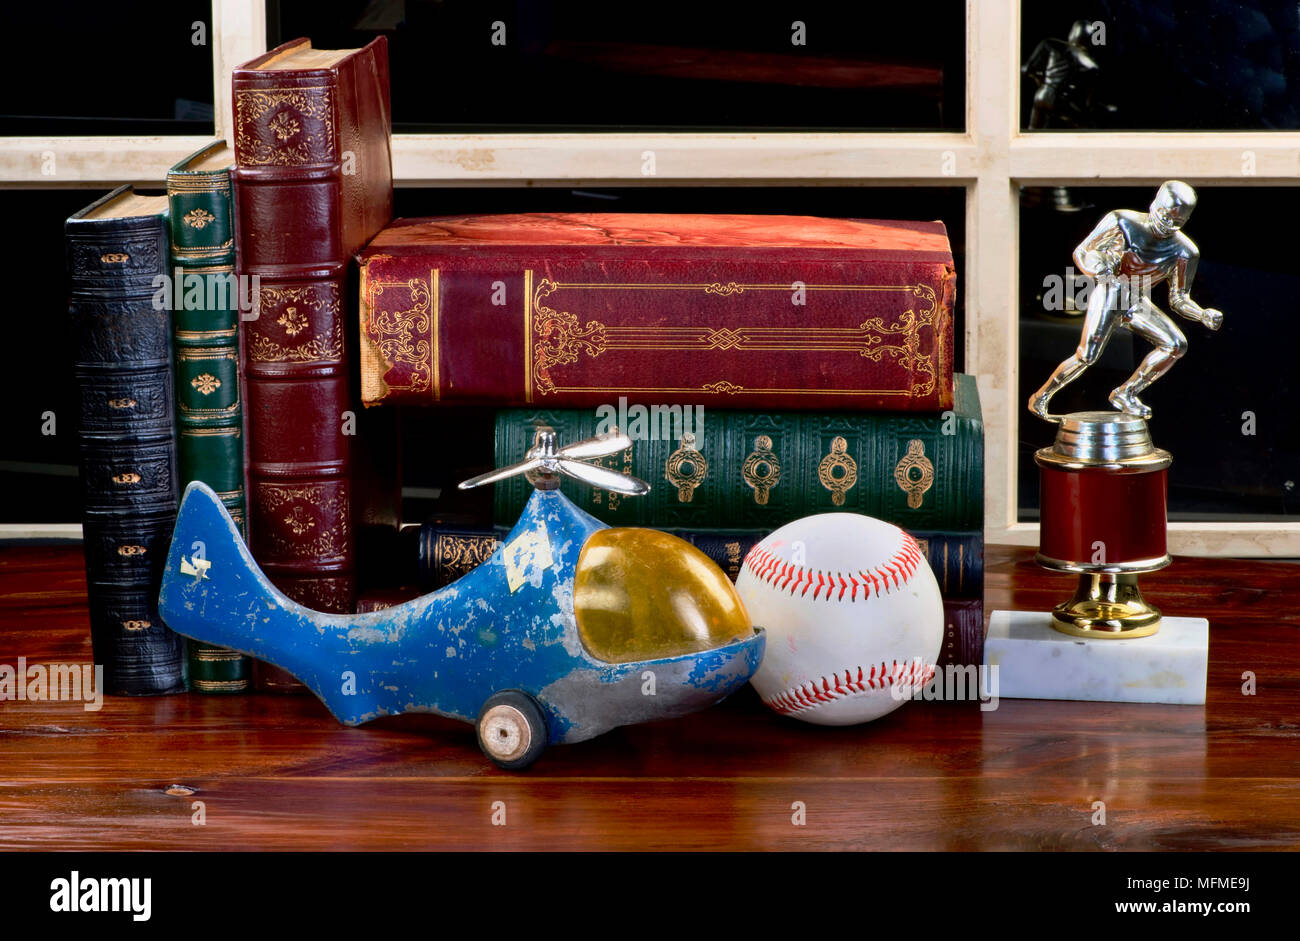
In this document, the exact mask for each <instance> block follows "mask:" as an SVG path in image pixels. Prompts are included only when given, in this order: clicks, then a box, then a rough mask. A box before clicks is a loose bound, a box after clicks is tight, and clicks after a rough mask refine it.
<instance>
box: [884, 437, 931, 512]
mask: <svg viewBox="0 0 1300 941" xmlns="http://www.w3.org/2000/svg"><path fill="white" fill-rule="evenodd" d="M894 480H895V482H896V483H897V484H898V486H899V488H900V489H901V490H902V491H903V492H904V493H906V494H907V506H908V508H909V509H912V510H916V509H919V508H920V506H921V502H922V501H923V500H924V499H925V492H926V491H927V490H929V489H930V488H931V487H933V486H934V465H933V464H931V463H930V459H929V458H928V457H926V456H925V444H924V443H923V442H921V441H920V440H918V439H916V438H913V439H912V440H911V441H909V442H907V453H906V454H905V455H903V457H902V459H901V460H899V462H898V463H897V464H896V465H894Z"/></svg>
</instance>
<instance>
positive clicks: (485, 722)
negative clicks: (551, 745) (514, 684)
mask: <svg viewBox="0 0 1300 941" xmlns="http://www.w3.org/2000/svg"><path fill="white" fill-rule="evenodd" d="M477 727H478V745H479V748H481V749H483V754H485V755H487V756H488V757H489V758H491V759H492V761H493V762H495V763H496V764H497V766H498V767H501V768H505V769H506V770H508V771H521V770H523V769H524V768H527V767H528V766H529V765H531V764H532V763H533V762H534V761H536V760H537V759H538V757H540V756H541V754H542V752H543V751H544V750H545V749H546V738H547V733H546V717H545V716H544V715H543V714H542V708H541V706H539V705H537V701H536V700H535V699H533V697H532V696H529V695H528V694H527V693H521V692H520V691H519V690H515V689H508V690H505V691H503V692H500V693H494V694H493V695H491V696H489V697H488V701H487V702H485V703H484V704H483V708H482V709H480V710H479V713H478V723H477Z"/></svg>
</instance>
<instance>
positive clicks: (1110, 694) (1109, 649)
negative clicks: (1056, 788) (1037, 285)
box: [987, 180, 1223, 703]
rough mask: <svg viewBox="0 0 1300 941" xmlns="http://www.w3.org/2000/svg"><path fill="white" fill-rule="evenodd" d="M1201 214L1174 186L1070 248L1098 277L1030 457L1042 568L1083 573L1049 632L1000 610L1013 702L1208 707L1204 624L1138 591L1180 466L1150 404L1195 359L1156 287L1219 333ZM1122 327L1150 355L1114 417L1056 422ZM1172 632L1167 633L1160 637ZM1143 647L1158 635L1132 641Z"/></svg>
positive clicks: (1115, 405)
mask: <svg viewBox="0 0 1300 941" xmlns="http://www.w3.org/2000/svg"><path fill="white" fill-rule="evenodd" d="M1195 205H1196V192H1195V191H1194V190H1193V189H1192V188H1191V187H1190V186H1188V185H1187V184H1186V183H1182V182H1179V181H1177V180H1170V181H1168V182H1166V183H1164V184H1162V185H1161V186H1160V189H1159V191H1158V192H1157V193H1156V197H1155V200H1154V201H1153V202H1152V203H1151V207H1150V209H1149V211H1148V212H1135V211H1132V210H1127V209H1119V210H1116V211H1114V212H1110V213H1107V214H1106V216H1105V217H1103V218H1102V220H1101V222H1099V223H1098V224H1097V226H1096V228H1094V229H1093V230H1092V232H1091V233H1090V234H1089V235H1088V237H1087V238H1086V239H1084V240H1083V242H1082V244H1080V245H1079V247H1078V248H1076V249H1075V251H1074V262H1075V264H1076V265H1077V266H1078V268H1079V269H1080V270H1081V271H1083V272H1084V273H1086V274H1087V275H1089V276H1090V277H1092V278H1093V279H1095V287H1094V288H1093V291H1092V293H1091V295H1090V297H1089V300H1088V309H1087V313H1086V314H1085V317H1084V324H1083V336H1082V337H1081V339H1080V340H1079V346H1078V348H1077V349H1076V350H1075V352H1074V353H1073V354H1072V355H1071V356H1070V357H1069V358H1067V359H1066V360H1065V361H1064V362H1063V363H1061V364H1060V365H1059V366H1058V367H1057V368H1056V370H1055V371H1054V372H1053V373H1052V375H1051V376H1050V377H1049V378H1048V380H1047V382H1045V383H1044V384H1043V387H1042V388H1041V389H1039V390H1038V391H1037V392H1035V393H1034V395H1033V396H1032V397H1031V398H1030V400H1029V410H1030V411H1031V412H1033V413H1034V414H1035V415H1037V416H1038V417H1040V418H1042V419H1044V420H1046V421H1050V422H1055V423H1056V425H1057V433H1056V440H1055V442H1054V443H1053V444H1052V446H1051V447H1047V448H1042V449H1041V450H1039V451H1038V453H1037V454H1035V455H1034V459H1035V461H1036V462H1037V464H1038V467H1039V472H1040V477H1041V483H1042V487H1041V498H1040V506H1041V508H1042V510H1041V515H1040V535H1039V551H1038V556H1037V559H1038V562H1039V563H1040V564H1041V565H1043V566H1045V567H1046V568H1049V569H1052V570H1054V571H1059V572H1068V573H1072V574H1075V575H1077V576H1078V578H1079V586H1078V590H1077V591H1076V592H1075V594H1074V597H1073V598H1071V599H1070V600H1068V601H1065V602H1063V603H1061V604H1059V605H1057V606H1056V607H1055V608H1054V609H1053V610H1052V613H1051V615H1050V627H1049V626H1044V622H1045V621H1046V616H1045V615H1042V614H1037V613H1032V612H1002V611H999V612H995V613H994V616H993V620H992V621H991V622H990V626H989V641H988V645H987V647H988V651H989V653H988V656H989V663H990V664H993V663H1001V664H1002V665H1003V666H1002V668H1003V670H1004V672H1005V671H1007V670H1011V671H1012V674H1013V675H1010V676H1007V677H1004V682H1003V692H1002V695H1003V696H1007V697H1017V696H1019V697H1022V698H1071V699H1101V700H1119V701H1147V702H1151V701H1154V702H1179V703H1196V702H1204V701H1205V669H1206V650H1207V645H1208V622H1206V621H1205V620H1204V619H1202V618H1164V619H1162V617H1161V614H1160V611H1159V610H1158V609H1156V608H1155V607H1153V606H1152V605H1150V604H1148V603H1147V602H1146V600H1145V599H1144V598H1143V597H1142V592H1141V591H1140V590H1139V588H1138V576H1139V575H1140V574H1142V573H1144V572H1152V571H1155V570H1157V569H1161V568H1164V567H1165V566H1166V565H1168V564H1169V563H1170V561H1171V559H1170V556H1169V552H1168V549H1167V545H1166V514H1165V502H1166V493H1167V490H1168V483H1167V475H1168V470H1169V465H1170V462H1171V458H1170V455H1169V452H1168V451H1165V450H1162V449H1161V448H1157V447H1156V446H1155V444H1154V443H1153V441H1152V438H1151V433H1150V430H1149V429H1148V428H1147V419H1148V418H1150V417H1151V409H1150V408H1148V407H1147V405H1146V404H1145V403H1144V402H1143V401H1142V399H1141V398H1140V396H1141V394H1142V392H1143V391H1144V390H1145V389H1146V388H1147V387H1148V386H1150V385H1151V383H1153V382H1155V381H1156V380H1157V379H1159V378H1160V377H1161V376H1163V375H1164V374H1165V373H1166V372H1168V371H1169V369H1170V368H1171V367H1172V366H1173V364H1174V363H1175V362H1176V361H1177V360H1178V359H1179V358H1180V357H1181V356H1182V355H1183V354H1184V353H1185V352H1186V350H1187V339H1186V338H1185V337H1184V336H1183V333H1182V331H1181V330H1179V328H1178V325H1177V324H1176V323H1175V322H1174V319H1173V318H1172V317H1171V316H1170V315H1169V314H1168V313H1166V312H1165V311H1163V310H1161V309H1160V308H1159V307H1157V306H1156V303H1155V301H1154V299H1153V296H1152V289H1153V288H1154V287H1155V286H1156V285H1158V284H1160V283H1162V282H1164V283H1167V285H1168V290H1169V308H1170V309H1171V310H1172V311H1173V312H1174V313H1176V314H1178V315H1180V316H1181V317H1184V318H1186V319H1187V320H1192V321H1196V322H1198V323H1200V324H1202V325H1204V326H1206V327H1208V328H1209V329H1211V330H1218V329H1219V327H1220V326H1221V325H1222V323H1223V314H1222V313H1220V312H1219V311H1217V310H1214V309H1212V308H1203V307H1201V306H1200V305H1199V304H1197V303H1196V302H1195V301H1194V300H1192V296H1191V293H1190V292H1191V286H1192V278H1193V276H1194V275H1195V272H1196V263H1197V259H1198V258H1199V252H1198V251H1197V249H1196V245H1195V244H1194V243H1193V242H1192V241H1191V239H1189V238H1188V237H1187V236H1186V235H1184V234H1183V233H1182V231H1181V230H1182V227H1183V224H1184V223H1185V222H1186V221H1187V219H1188V217H1189V216H1190V215H1191V213H1192V209H1193V208H1194V207H1195ZM1117 329H1125V330H1130V331H1132V332H1133V333H1135V334H1137V335H1138V336H1140V337H1141V338H1143V339H1144V340H1147V341H1149V342H1150V343H1151V344H1152V346H1153V349H1152V350H1151V351H1150V352H1149V353H1147V355H1146V357H1145V358H1144V359H1143V360H1142V362H1141V364H1140V365H1139V366H1138V367H1137V369H1136V370H1135V371H1134V372H1133V375H1131V376H1130V377H1129V378H1128V379H1127V380H1126V381H1125V382H1124V383H1123V384H1122V385H1120V386H1119V387H1118V388H1116V389H1115V390H1114V391H1112V392H1111V393H1110V404H1111V406H1112V409H1113V410H1097V411H1086V412H1073V413H1070V414H1065V415H1057V414H1053V413H1052V412H1051V410H1050V404H1051V400H1052V397H1053V396H1054V395H1055V394H1056V393H1057V392H1059V391H1060V390H1061V388H1062V387H1063V386H1065V385H1066V384H1067V383H1069V382H1072V381H1073V380H1074V379H1076V378H1078V376H1079V375H1080V374H1081V373H1083V372H1084V371H1085V370H1086V369H1087V368H1088V367H1089V366H1091V365H1092V364H1093V363H1095V362H1096V361H1097V359H1098V357H1099V356H1100V355H1101V353H1102V350H1103V349H1104V348H1105V346H1106V343H1107V341H1108V340H1109V339H1110V337H1111V335H1112V334H1113V333H1114V331H1115V330H1117ZM1162 627H1166V628H1167V634H1162V635H1161V636H1159V637H1155V636H1152V635H1155V634H1157V632H1158V631H1161V630H1162ZM1052 628H1054V629H1055V632H1059V633H1054V632H1053V630H1051V629H1052ZM1061 635H1069V637H1068V638H1065V637H1062V636H1061ZM1053 637H1055V638H1056V640H1053ZM1079 638H1089V639H1096V641H1097V642H1096V643H1088V642H1087V641H1080V640H1079ZM1139 638H1148V639H1147V640H1137V642H1136V644H1132V643H1125V642H1126V641H1134V640H1135V639H1139ZM1061 641H1068V642H1067V643H1064V644H1062V643H1061ZM1008 681H1009V682H1010V685H1011V686H1012V687H1013V688H1012V689H1011V690H1008V689H1007V686H1008Z"/></svg>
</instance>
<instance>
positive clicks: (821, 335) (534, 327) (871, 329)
mask: <svg viewBox="0 0 1300 941" xmlns="http://www.w3.org/2000/svg"><path fill="white" fill-rule="evenodd" d="M954 283H955V276H954V274H953V268H952V266H951V264H945V263H943V262H939V261H929V260H917V259H916V258H912V257H909V256H908V254H907V253H906V252H894V253H889V255H888V257H887V258H886V259H884V260H882V259H881V258H879V257H877V256H872V257H871V258H868V257H867V256H866V255H864V254H862V253H858V252H854V251H849V250H845V251H829V250H827V251H824V252H822V253H821V254H816V255H814V254H811V253H807V252H804V253H802V254H801V253H799V252H795V251H778V250H771V249H743V248H717V247H714V248H708V249H706V248H692V249H683V248H677V249H671V250H670V249H665V248H662V247H659V248H656V249H637V248H636V247H634V246H633V247H629V246H611V245H598V246H590V247H584V248H575V247H573V246H549V247H541V248H536V249H532V250H528V249H523V248H519V247H517V246H508V247H507V246H497V247H495V248H494V247H492V246H490V245H488V246H484V247H482V248H480V249H477V250H475V251H467V250H465V249H464V247H463V246H461V247H459V250H454V249H444V250H442V251H439V250H437V248H436V246H435V247H430V248H429V249H427V250H425V251H420V252H412V253H409V254H385V253H382V252H377V253H375V254H373V255H369V256H367V257H366V258H364V259H363V262H362V295H361V305H362V308H361V384H362V399H363V401H364V402H365V403H366V404H367V405H372V404H375V403H378V402H390V403H394V404H401V403H414V404H432V403H435V402H476V403H480V404H486V405H495V406H521V407H522V406H527V405H530V404H531V405H533V406H535V407H538V408H551V409H553V408H575V407H586V406H596V405H600V404H602V403H606V402H617V401H618V399H619V397H620V396H624V397H626V398H627V399H628V400H629V401H631V402H634V403H636V402H639V403H642V404H652V403H655V402H690V403H692V404H696V403H699V404H703V405H706V406H710V407H712V406H717V407H720V408H742V409H823V410H825V409H837V408H838V409H875V410H887V411H937V410H942V409H946V408H951V407H952V394H953V390H952V301H953V296H954V293H955V289H954Z"/></svg>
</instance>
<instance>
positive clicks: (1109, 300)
mask: <svg viewBox="0 0 1300 941" xmlns="http://www.w3.org/2000/svg"><path fill="white" fill-rule="evenodd" d="M1194 208H1196V191H1195V190H1194V189H1192V188H1191V187H1190V186H1188V185H1187V184H1186V183H1183V182H1180V181H1178V180H1169V181H1167V182H1165V183H1162V184H1161V185H1160V189H1159V191H1157V193H1156V198H1155V199H1154V200H1153V201H1152V203H1151V208H1150V210H1149V211H1148V212H1136V211H1134V210H1131V209H1117V210H1115V211H1114V212H1109V213H1107V214H1106V215H1105V217H1104V218H1102V220H1101V222H1099V223H1097V227H1096V228H1095V229H1093V230H1092V232H1091V233H1090V234H1089V235H1088V237H1087V238H1086V239H1084V240H1083V242H1082V243H1081V244H1080V245H1079V247H1078V248H1076V249H1075V250H1074V263H1075V264H1076V265H1077V266H1078V267H1079V270H1080V271H1082V272H1083V273H1084V274H1086V275H1089V276H1090V277H1092V278H1093V279H1094V287H1093V290H1092V293H1091V295H1090V296H1089V298H1088V312H1087V314H1086V315H1085V317H1084V322H1083V336H1082V337H1081V338H1080V340H1079V347H1078V349H1077V350H1075V351H1074V355H1072V356H1071V357H1070V358H1069V359H1067V360H1066V361H1065V362H1063V363H1061V365H1060V366H1057V367H1056V371H1055V372H1053V373H1052V375H1051V377H1050V378H1049V379H1048V380H1047V382H1045V383H1044V384H1043V387H1042V388H1041V389H1039V390H1038V391H1037V392H1035V393H1034V394H1033V396H1032V397H1031V398H1030V399H1029V410H1030V411H1031V412H1033V413H1034V414H1035V415H1038V416H1039V417H1040V418H1044V419H1046V420H1047V421H1052V422H1059V421H1060V420H1061V418H1062V416H1060V415H1052V414H1051V413H1049V412H1048V408H1047V407H1048V403H1049V402H1050V401H1051V398H1052V396H1053V395H1055V394H1056V393H1057V392H1058V391H1059V390H1060V389H1061V387H1062V386H1064V385H1066V384H1067V383H1069V382H1072V381H1073V380H1074V379H1076V378H1078V376H1079V374H1080V373H1082V372H1083V371H1084V370H1086V369H1087V368H1088V367H1089V366H1091V365H1092V364H1093V363H1095V362H1096V361H1097V358H1098V357H1099V356H1101V352H1102V350H1103V349H1105V347H1106V343H1107V341H1108V340H1109V339H1110V336H1111V333H1112V332H1113V331H1114V329H1115V328H1116V327H1117V326H1118V327H1124V328H1125V329H1128V330H1131V331H1133V332H1134V333H1136V334H1137V335H1138V336H1140V337H1144V338H1146V339H1147V340H1149V341H1150V342H1151V343H1153V344H1154V345H1155V349H1154V350H1152V351H1151V352H1150V353H1148V354H1147V356H1146V359H1144V360H1142V363H1141V364H1140V365H1139V366H1138V368H1137V369H1136V370H1135V371H1134V373H1133V375H1132V376H1130V377H1129V378H1128V381H1126V382H1125V383H1124V384H1123V385H1121V386H1120V387H1119V388H1117V389H1115V390H1114V391H1113V392H1111V394H1110V404H1111V405H1113V406H1114V407H1115V408H1116V409H1118V410H1119V411H1120V412H1124V413H1127V414H1129V415H1133V416H1136V417H1138V418H1150V417H1151V409H1150V408H1148V407H1147V406H1146V405H1145V404H1143V402H1142V401H1141V400H1140V399H1139V398H1138V393H1140V392H1141V391H1142V390H1143V389H1145V388H1146V387H1147V386H1149V385H1151V383H1153V382H1155V381H1156V380H1157V379H1159V378H1160V377H1161V376H1163V375H1164V374H1165V373H1166V372H1167V371H1168V370H1169V367H1171V366H1172V365H1173V364H1174V362H1175V361H1176V360H1177V359H1178V358H1179V357H1181V356H1182V355H1183V354H1184V353H1185V352H1187V338H1186V337H1184V336H1183V332H1182V331H1181V330H1179V329H1178V325H1177V324H1176V323H1174V320H1173V318H1172V317H1170V316H1169V315H1168V314H1167V313H1165V312H1164V311H1162V310H1161V309H1160V308H1158V307H1156V305H1155V303H1154V302H1153V301H1152V300H1151V289H1152V288H1154V287H1155V286H1156V285H1157V284H1159V283H1160V282H1162V281H1168V282H1169V306H1170V307H1171V308H1172V309H1173V310H1174V312H1175V313H1177V314H1180V315H1181V316H1183V317H1185V318H1187V319H1188V320H1194V321H1196V322H1197V323H1201V324H1204V325H1205V326H1206V327H1209V328H1210V329H1211V330H1218V329H1219V327H1220V326H1221V325H1222V324H1223V314H1222V312H1220V311H1218V310H1215V309H1214V308H1212V307H1201V306H1200V305H1199V304H1197V303H1196V302H1195V301H1194V300H1192V296H1191V293H1190V292H1191V287H1192V278H1193V277H1194V276H1195V274H1196V263H1197V260H1198V259H1199V258H1200V254H1201V253H1200V252H1199V251H1198V250H1197V248H1196V245H1195V243H1194V242H1192V240H1191V239H1189V238H1188V237H1187V236H1186V235H1184V234H1183V233H1182V232H1181V231H1180V230H1181V229H1182V227H1183V225H1184V223H1186V222H1187V219H1188V217H1189V216H1190V215H1191V214H1192V210H1193V209H1194Z"/></svg>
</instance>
